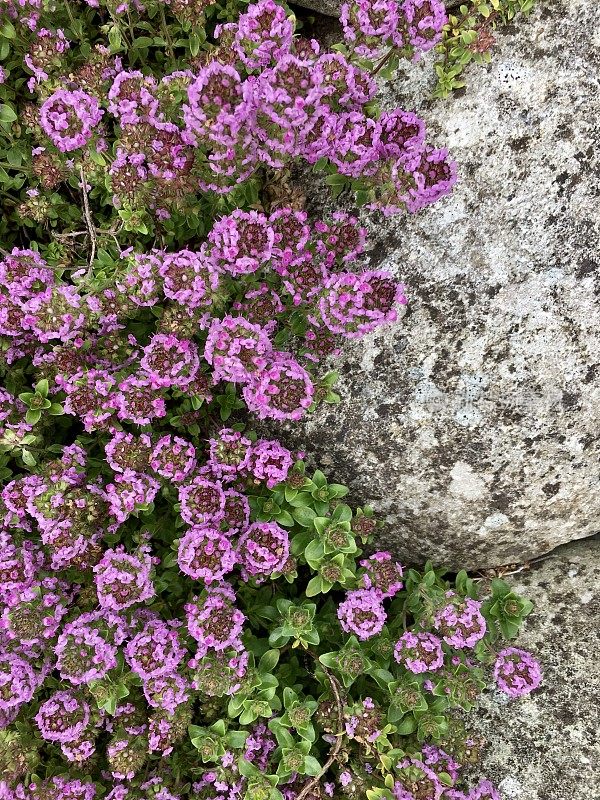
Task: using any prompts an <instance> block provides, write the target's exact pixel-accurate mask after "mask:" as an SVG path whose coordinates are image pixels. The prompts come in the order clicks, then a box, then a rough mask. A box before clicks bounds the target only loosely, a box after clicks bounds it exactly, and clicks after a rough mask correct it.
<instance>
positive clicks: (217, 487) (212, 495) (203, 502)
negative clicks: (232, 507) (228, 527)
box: [178, 475, 225, 525]
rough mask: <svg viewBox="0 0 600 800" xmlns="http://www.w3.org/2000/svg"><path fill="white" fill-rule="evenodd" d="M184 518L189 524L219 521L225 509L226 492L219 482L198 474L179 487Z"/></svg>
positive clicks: (181, 512) (181, 510) (181, 511)
mask: <svg viewBox="0 0 600 800" xmlns="http://www.w3.org/2000/svg"><path fill="white" fill-rule="evenodd" d="M178 494H179V503H180V511H179V513H180V514H181V517H182V519H183V520H184V521H185V522H187V523H188V525H205V524H211V523H218V522H219V521H220V520H221V519H222V518H223V514H224V510H225V494H224V492H223V487H222V486H221V484H220V483H218V482H213V481H209V480H207V479H206V478H203V477H202V476H200V475H197V476H196V477H195V478H194V479H193V480H192V481H191V482H190V483H186V484H185V485H183V486H180V487H179V489H178Z"/></svg>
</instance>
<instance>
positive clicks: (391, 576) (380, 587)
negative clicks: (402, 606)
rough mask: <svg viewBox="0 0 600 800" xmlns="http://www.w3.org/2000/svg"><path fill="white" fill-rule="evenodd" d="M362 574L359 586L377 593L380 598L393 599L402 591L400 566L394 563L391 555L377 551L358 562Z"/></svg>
mask: <svg viewBox="0 0 600 800" xmlns="http://www.w3.org/2000/svg"><path fill="white" fill-rule="evenodd" d="M360 566H361V567H362V568H363V570H364V572H363V574H362V576H361V579H360V580H361V584H362V587H363V588H364V589H369V590H371V591H375V592H378V593H379V594H380V595H381V597H383V598H388V597H394V596H395V595H396V594H398V592H399V591H400V590H401V589H402V586H403V583H402V581H401V578H402V573H403V570H402V565H401V564H400V563H399V562H398V561H394V558H393V557H392V555H391V553H388V552H386V551H378V552H377V553H373V555H372V556H370V558H365V559H363V560H362V561H361V562H360Z"/></svg>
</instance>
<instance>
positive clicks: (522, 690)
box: [494, 647, 542, 697]
mask: <svg viewBox="0 0 600 800" xmlns="http://www.w3.org/2000/svg"><path fill="white" fill-rule="evenodd" d="M494 680H495V681H496V683H497V685H498V688H499V689H500V691H501V692H504V693H505V694H507V695H508V696H509V697H522V696H523V695H526V694H529V693H530V692H532V691H533V690H534V689H537V687H538V686H539V685H540V683H541V682H542V670H541V669H540V665H539V664H538V662H537V661H536V660H535V658H534V657H533V656H532V655H531V653H528V652H527V651H526V650H519V649H518V648H517V647H507V648H505V649H504V650H501V651H500V653H499V654H498V658H497V659H496V663H495V665H494Z"/></svg>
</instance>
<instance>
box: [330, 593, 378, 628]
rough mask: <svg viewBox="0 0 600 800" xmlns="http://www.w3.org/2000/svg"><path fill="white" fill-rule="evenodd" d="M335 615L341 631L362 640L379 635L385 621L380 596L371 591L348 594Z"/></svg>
mask: <svg viewBox="0 0 600 800" xmlns="http://www.w3.org/2000/svg"><path fill="white" fill-rule="evenodd" d="M337 615H338V619H339V621H340V625H341V626H342V630H343V631H345V632H346V633H355V634H356V635H357V636H358V638H359V639H363V640H364V639H370V638H371V637H372V636H375V635H376V634H378V633H380V632H381V630H382V628H383V626H384V625H385V622H386V619H387V615H386V613H385V609H384V608H383V602H382V597H381V595H380V594H378V593H377V592H375V591H373V590H371V589H356V590H355V591H352V592H348V593H347V594H346V599H345V600H344V601H343V602H342V603H340V605H339V606H338V610H337Z"/></svg>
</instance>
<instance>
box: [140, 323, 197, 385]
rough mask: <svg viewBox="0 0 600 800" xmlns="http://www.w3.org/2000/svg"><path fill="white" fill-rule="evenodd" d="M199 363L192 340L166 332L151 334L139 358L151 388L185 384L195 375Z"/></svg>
mask: <svg viewBox="0 0 600 800" xmlns="http://www.w3.org/2000/svg"><path fill="white" fill-rule="evenodd" d="M199 366H200V357H199V355H198V348H197V347H196V345H195V344H194V342H192V341H190V340H189V339H178V338H177V337H176V336H173V335H172V334H165V333H155V334H154V335H153V336H152V339H151V340H150V344H148V345H146V347H144V357H143V358H142V360H141V361H140V367H141V368H142V370H143V371H144V372H145V373H146V375H147V376H148V379H149V380H150V385H151V386H152V387H153V388H160V387H171V386H176V387H177V388H180V389H181V388H185V387H186V386H187V385H188V384H190V383H191V382H192V381H193V380H194V378H195V377H196V375H197V373H198V369H199Z"/></svg>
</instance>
